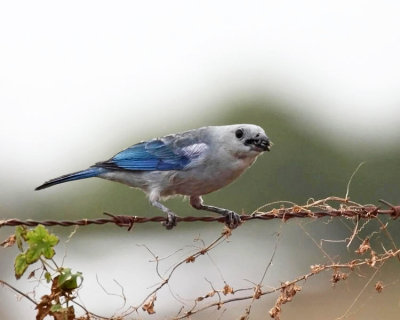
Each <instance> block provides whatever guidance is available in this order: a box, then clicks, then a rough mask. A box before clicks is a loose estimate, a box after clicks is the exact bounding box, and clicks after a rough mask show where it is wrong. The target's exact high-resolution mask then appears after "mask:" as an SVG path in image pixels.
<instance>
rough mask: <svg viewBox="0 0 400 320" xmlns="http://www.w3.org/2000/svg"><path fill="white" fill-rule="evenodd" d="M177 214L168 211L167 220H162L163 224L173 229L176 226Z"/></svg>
mask: <svg viewBox="0 0 400 320" xmlns="http://www.w3.org/2000/svg"><path fill="white" fill-rule="evenodd" d="M176 220H177V219H176V215H175V214H174V213H172V212H168V214H167V220H166V221H164V222H162V225H163V226H164V227H165V228H167V230H171V229H172V228H173V227H175V226H176V223H177V221H176Z"/></svg>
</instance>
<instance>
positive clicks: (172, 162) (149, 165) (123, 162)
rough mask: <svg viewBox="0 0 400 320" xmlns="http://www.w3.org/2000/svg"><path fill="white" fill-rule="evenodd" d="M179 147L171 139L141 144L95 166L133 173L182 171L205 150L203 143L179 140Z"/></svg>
mask: <svg viewBox="0 0 400 320" xmlns="http://www.w3.org/2000/svg"><path fill="white" fill-rule="evenodd" d="M179 145H180V146H179V147H178V146H177V144H176V140H175V139H173V138H171V137H166V138H164V139H162V138H161V139H154V140H150V141H148V142H141V143H138V144H135V145H133V146H131V147H129V148H127V149H125V150H123V151H121V152H120V153H118V154H116V155H115V156H114V157H113V158H111V159H110V160H107V161H104V162H100V163H97V164H96V165H95V166H96V167H102V168H106V169H114V170H118V169H123V170H133V171H153V170H161V171H163V170H183V169H184V168H186V167H187V166H188V165H189V164H190V163H191V162H192V161H193V160H196V159H198V158H199V157H200V156H201V155H202V154H203V153H204V152H205V151H206V150H207V145H206V144H205V143H196V142H195V141H191V142H190V141H185V142H184V143H182V140H181V141H180V143H179Z"/></svg>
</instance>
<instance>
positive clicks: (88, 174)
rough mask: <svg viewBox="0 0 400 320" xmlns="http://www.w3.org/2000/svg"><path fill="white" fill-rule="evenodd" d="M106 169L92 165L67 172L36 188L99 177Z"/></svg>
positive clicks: (40, 188)
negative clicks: (80, 169)
mask: <svg viewBox="0 0 400 320" xmlns="http://www.w3.org/2000/svg"><path fill="white" fill-rule="evenodd" d="M104 171H105V170H104V169H103V168H98V167H91V168H89V169H86V170H82V171H78V172H74V173H70V174H66V175H63V176H61V177H58V178H55V179H51V180H49V181H46V182H45V183H43V184H42V185H40V186H39V187H37V188H36V189H35V190H42V189H45V188H48V187H51V186H54V185H56V184H59V183H64V182H68V181H74V180H80V179H86V178H92V177H97V176H98V175H99V174H101V173H103V172H104Z"/></svg>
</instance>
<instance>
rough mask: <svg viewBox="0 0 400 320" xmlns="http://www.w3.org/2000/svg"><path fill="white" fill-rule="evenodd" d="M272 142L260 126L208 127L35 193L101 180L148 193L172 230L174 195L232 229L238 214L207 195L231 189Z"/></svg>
mask: <svg viewBox="0 0 400 320" xmlns="http://www.w3.org/2000/svg"><path fill="white" fill-rule="evenodd" d="M271 145H272V143H271V141H270V139H269V138H268V136H267V135H266V133H265V131H264V130H263V129H262V128H261V127H259V126H257V125H254V124H232V125H223V126H206V127H201V128H198V129H193V130H189V131H185V132H181V133H176V134H169V135H166V136H163V137H160V138H155V139H152V140H148V141H142V142H139V143H137V144H134V145H132V146H130V147H128V148H126V149H124V150H122V151H121V152H119V153H117V154H116V155H114V156H113V157H112V158H110V159H109V160H106V161H102V162H97V163H96V164H94V165H92V166H91V167H89V168H88V169H85V170H81V171H78V172H74V173H70V174H66V175H63V176H60V177H58V178H55V179H51V180H49V181H47V182H45V183H43V184H42V185H40V186H38V187H37V188H36V189H35V190H41V189H45V188H48V187H51V186H54V185H56V184H60V183H64V182H69V181H74V180H80V179H87V178H92V177H98V178H101V179H106V180H111V181H116V182H119V183H123V184H125V185H128V186H130V187H134V188H138V189H141V190H143V191H144V192H145V193H146V194H147V197H148V199H149V202H150V204H151V205H152V206H154V207H156V208H158V209H160V210H161V211H163V212H164V213H165V214H166V221H164V222H163V225H164V226H165V227H166V228H167V229H172V228H173V227H174V226H176V224H177V215H176V214H175V213H174V212H173V211H171V210H170V209H169V208H168V207H166V206H165V205H164V204H162V203H161V201H162V200H164V199H167V198H168V197H170V196H175V195H182V196H187V197H189V202H190V205H191V206H192V207H193V208H195V209H198V210H205V211H210V212H214V213H218V214H220V215H222V216H224V217H225V219H224V221H225V225H226V226H227V227H229V228H230V229H234V228H236V227H237V226H238V225H240V224H241V219H240V215H238V214H237V213H236V212H234V211H232V210H229V209H224V208H219V207H215V206H211V205H207V204H205V203H204V201H203V199H202V196H203V195H206V194H209V193H211V192H214V191H216V190H218V189H221V188H223V187H225V186H226V185H228V184H230V183H231V182H233V181H234V180H235V179H236V178H238V177H239V176H240V175H241V174H242V173H243V172H244V171H245V170H246V169H247V168H249V167H250V166H251V165H252V164H253V163H254V162H255V160H256V159H257V157H258V156H259V155H261V154H262V153H263V152H264V151H270V148H271Z"/></svg>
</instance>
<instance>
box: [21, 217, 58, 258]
mask: <svg viewBox="0 0 400 320" xmlns="http://www.w3.org/2000/svg"><path fill="white" fill-rule="evenodd" d="M26 241H27V242H28V244H29V248H28V250H26V260H27V263H29V264H31V263H34V262H36V261H37V260H38V259H39V258H40V256H41V255H43V256H44V257H45V258H46V259H51V258H52V257H53V256H54V254H55V251H54V249H53V247H54V246H55V245H56V244H57V243H58V241H59V239H58V237H57V236H56V235H54V234H52V233H49V232H48V231H47V229H46V228H45V227H44V226H42V225H38V226H37V227H36V228H35V229H33V230H30V231H28V233H27V234H26Z"/></svg>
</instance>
